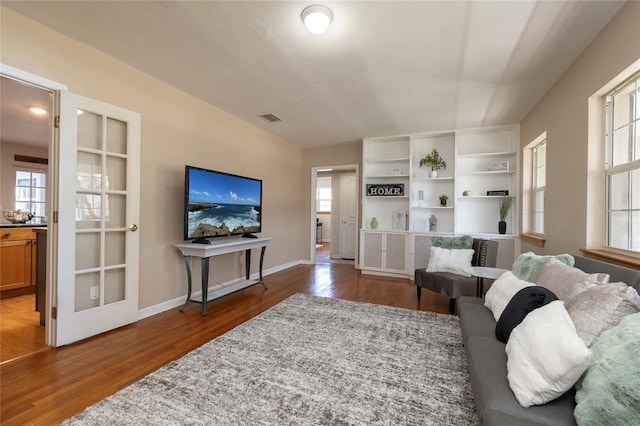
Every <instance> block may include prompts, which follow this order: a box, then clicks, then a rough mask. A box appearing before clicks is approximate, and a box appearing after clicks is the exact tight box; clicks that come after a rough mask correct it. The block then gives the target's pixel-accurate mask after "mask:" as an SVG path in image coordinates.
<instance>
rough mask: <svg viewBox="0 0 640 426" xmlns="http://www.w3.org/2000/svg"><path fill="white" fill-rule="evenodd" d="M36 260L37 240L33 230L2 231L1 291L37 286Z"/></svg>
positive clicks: (9, 229) (0, 257)
mask: <svg viewBox="0 0 640 426" xmlns="http://www.w3.org/2000/svg"><path fill="white" fill-rule="evenodd" d="M35 260H36V240H35V233H34V232H33V230H32V229H31V228H2V229H1V230H0V290H1V291H5V290H12V289H17V288H24V287H31V286H35V281H36V273H35V269H36V261H35ZM34 288H35V287H34Z"/></svg>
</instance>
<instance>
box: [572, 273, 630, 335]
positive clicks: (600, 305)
mask: <svg viewBox="0 0 640 426" xmlns="http://www.w3.org/2000/svg"><path fill="white" fill-rule="evenodd" d="M565 307H566V308H567V312H569V316H570V317H571V319H572V320H573V323H574V324H575V326H576V331H577V332H578V336H580V337H581V338H582V340H584V342H585V344H586V345H587V347H591V345H593V344H594V342H595V341H596V339H598V337H599V336H600V334H601V333H603V332H604V331H606V330H608V329H610V328H612V327H614V326H616V325H617V324H618V323H619V322H620V321H621V320H622V318H624V317H626V316H627V315H631V314H634V313H637V312H640V296H638V292H637V291H636V290H635V289H634V288H633V287H629V286H628V285H626V284H625V283H622V282H618V283H608V284H600V285H597V286H595V287H592V288H590V289H588V290H585V291H583V292H582V293H580V294H578V295H577V296H576V297H574V298H573V299H572V300H570V301H569V302H568V303H567V304H566V305H565Z"/></svg>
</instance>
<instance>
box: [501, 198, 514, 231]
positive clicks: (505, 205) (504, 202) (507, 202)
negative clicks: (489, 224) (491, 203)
mask: <svg viewBox="0 0 640 426" xmlns="http://www.w3.org/2000/svg"><path fill="white" fill-rule="evenodd" d="M512 202H513V198H511V197H502V198H501V199H500V222H498V232H499V233H500V234H505V233H506V232H507V222H505V219H506V218H507V215H508V214H509V210H510V209H511V203H512Z"/></svg>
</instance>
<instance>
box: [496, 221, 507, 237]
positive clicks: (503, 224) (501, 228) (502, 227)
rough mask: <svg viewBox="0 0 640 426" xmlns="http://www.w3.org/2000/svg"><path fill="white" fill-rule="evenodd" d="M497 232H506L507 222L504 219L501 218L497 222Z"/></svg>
mask: <svg viewBox="0 0 640 426" xmlns="http://www.w3.org/2000/svg"><path fill="white" fill-rule="evenodd" d="M498 232H499V233H500V234H506V233H507V222H505V221H504V220H501V221H500V222H498Z"/></svg>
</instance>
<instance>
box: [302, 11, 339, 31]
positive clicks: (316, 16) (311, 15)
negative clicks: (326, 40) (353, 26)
mask: <svg viewBox="0 0 640 426" xmlns="http://www.w3.org/2000/svg"><path fill="white" fill-rule="evenodd" d="M332 19H333V12H331V9H329V8H328V7H326V6H320V5H314V6H309V7H307V8H305V9H304V10H303V11H302V22H304V26H305V27H307V29H308V30H309V32H310V33H313V34H322V33H323V32H325V31H327V28H329V24H330V23H331V20H332Z"/></svg>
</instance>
